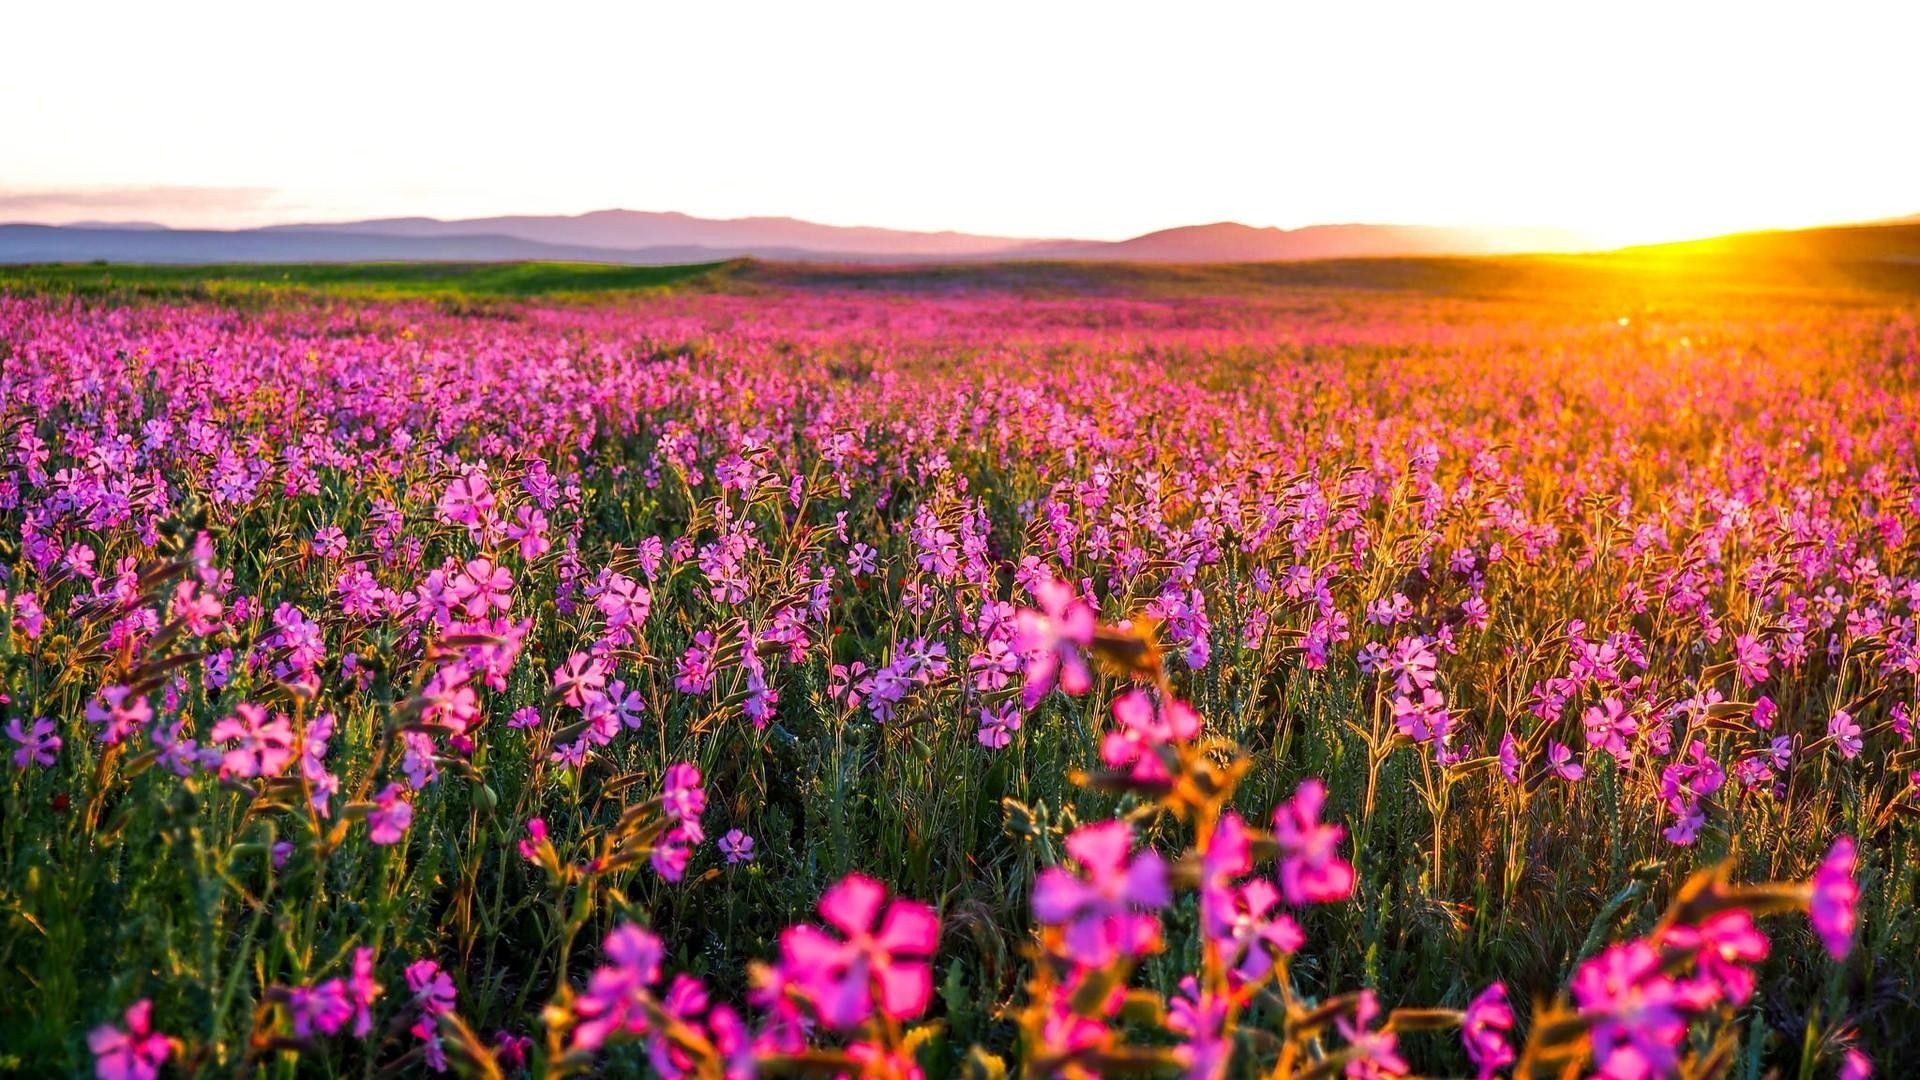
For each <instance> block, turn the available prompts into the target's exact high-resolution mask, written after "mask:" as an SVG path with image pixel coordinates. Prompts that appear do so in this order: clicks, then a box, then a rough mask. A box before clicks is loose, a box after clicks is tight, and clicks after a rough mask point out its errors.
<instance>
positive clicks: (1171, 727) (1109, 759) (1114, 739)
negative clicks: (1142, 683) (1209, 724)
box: [1100, 690, 1200, 782]
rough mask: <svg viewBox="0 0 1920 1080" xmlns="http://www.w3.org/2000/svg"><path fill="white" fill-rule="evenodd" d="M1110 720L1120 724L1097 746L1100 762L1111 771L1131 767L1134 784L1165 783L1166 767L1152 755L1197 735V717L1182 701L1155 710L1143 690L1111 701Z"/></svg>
mask: <svg viewBox="0 0 1920 1080" xmlns="http://www.w3.org/2000/svg"><path fill="white" fill-rule="evenodd" d="M1113 718H1114V719H1115V720H1118V721H1119V722H1120V728H1119V730H1117V731H1109V732H1107V734H1106V738H1105V739H1103V740H1102V741H1101V743H1100V760H1101V761H1103V762H1105V763H1106V766H1107V767H1108V768H1110V769H1125V768H1129V767H1131V769H1132V774H1133V777H1134V778H1135V779H1136V780H1143V781H1148V782H1154V781H1164V780H1166V779H1168V774H1167V768H1166V764H1165V763H1164V762H1162V761H1161V760H1160V755H1159V754H1158V753H1156V752H1155V751H1156V750H1158V748H1160V747H1162V746H1165V745H1167V744H1168V743H1172V742H1186V741H1187V740H1189V739H1191V738H1193V737H1194V735H1196V734H1198V733H1199V731H1200V714H1198V713H1196V712H1194V711H1193V707H1192V706H1190V705H1188V704H1187V703H1186V702H1184V701H1179V700H1170V701H1166V702H1163V703H1161V705H1160V707H1159V709H1158V710H1156V709H1155V708H1154V703H1153V699H1152V698H1151V697H1148V696H1147V693H1146V691H1144V690H1129V691H1127V692H1126V693H1124V694H1122V695H1120V696H1119V697H1118V698H1115V699H1114V702H1113Z"/></svg>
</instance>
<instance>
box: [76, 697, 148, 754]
mask: <svg viewBox="0 0 1920 1080" xmlns="http://www.w3.org/2000/svg"><path fill="white" fill-rule="evenodd" d="M152 719H153V706H151V705H148V704H147V699H146V698H145V697H144V696H135V695H134V693H133V690H132V689H131V688H129V687H125V686H109V687H106V688H104V689H102V690H101V691H100V692H99V693H98V694H96V695H94V698H93V700H92V701H89V702H87V723H89V724H98V725H100V741H101V742H103V743H106V744H107V745H109V746H111V745H113V744H114V743H117V742H120V741H121V740H123V739H125V738H126V737H127V736H129V735H131V734H133V732H134V731H135V730H136V729H138V728H140V727H142V726H144V725H145V724H146V723H147V721H149V720H152Z"/></svg>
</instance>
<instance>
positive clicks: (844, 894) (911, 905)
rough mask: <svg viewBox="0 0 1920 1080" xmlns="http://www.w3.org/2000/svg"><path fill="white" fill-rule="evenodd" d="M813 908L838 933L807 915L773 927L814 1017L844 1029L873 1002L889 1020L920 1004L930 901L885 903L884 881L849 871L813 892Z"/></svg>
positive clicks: (928, 977)
mask: <svg viewBox="0 0 1920 1080" xmlns="http://www.w3.org/2000/svg"><path fill="white" fill-rule="evenodd" d="M883 907H884V909H885V910H884V911H883V910H882V909H883ZM820 915H821V917H822V918H823V919H825V920H826V921H827V923H828V924H829V925H831V926H833V927H834V928H836V929H838V930H839V931H840V933H841V934H843V935H845V936H844V937H840V936H836V935H834V934H832V933H829V932H828V931H827V930H826V929H825V928H824V927H819V926H815V925H812V924H810V923H802V924H800V925H798V926H792V927H788V928H787V930H786V932H784V933H783V934H781V935H780V966H781V968H782V969H783V970H784V972H785V974H786V976H787V978H789V979H791V980H792V981H793V982H794V983H796V984H797V985H798V986H799V987H801V988H803V990H804V992H805V994H806V996H807V997H809V998H810V999H811V1000H812V1002H813V1006H814V1011H815V1012H817V1013H818V1014H819V1017H820V1021H821V1023H823V1024H825V1025H827V1026H828V1027H830V1028H833V1029H834V1030H836V1031H845V1030H848V1029H850V1028H852V1027H855V1026H857V1025H858V1024H860V1023H861V1022H862V1021H864V1020H866V1019H867V1018H868V1017H869V1016H870V1015H872V1013H873V1010H874V1009H875V1007H876V1006H877V1007H878V1008H879V1010H880V1011H881V1012H883V1013H885V1014H886V1015H887V1016H889V1017H892V1018H893V1019H895V1020H905V1019H908V1018H911V1017H915V1016H918V1015H920V1013H921V1012H922V1011H923V1010H925V1009H926V1007H927V1003H928V1001H930V1000H931V999H932V997H933V971H932V968H931V966H930V963H929V959H930V958H931V956H932V955H933V951H934V948H935V946H936V945H937V944H938V943H939V937H940V920H939V917H938V916H936V915H935V914H934V911H933V909H932V908H930V907H928V906H927V905H925V904H921V903H917V902H915V901H912V900H904V899H898V900H895V901H893V903H892V904H891V905H888V904H887V890H886V886H884V885H881V884H880V883H879V882H877V881H875V880H873V879H872V878H869V877H866V876H864V875H861V874H849V875H848V876H847V877H845V878H842V879H841V880H840V882H839V883H838V884H836V885H834V886H833V887H832V888H830V889H828V890H827V892H826V894H825V895H824V896H822V897H821V898H820Z"/></svg>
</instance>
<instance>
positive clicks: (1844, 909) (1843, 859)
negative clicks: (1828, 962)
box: [1807, 836, 1860, 960]
mask: <svg viewBox="0 0 1920 1080" xmlns="http://www.w3.org/2000/svg"><path fill="white" fill-rule="evenodd" d="M1854 861H1855V860H1854V846H1853V837H1851V836H1842V837H1840V838H1839V839H1837V840H1835V841H1834V842H1833V847H1832V848H1831V849H1830V850H1828V852H1827V857H1826V858H1824V859H1822V860H1820V868H1819V869H1818V870H1816V871H1814V874H1813V881H1812V882H1811V883H1810V885H1809V890H1810V892H1809V900H1808V904H1807V914H1808V917H1809V918H1810V919H1811V920H1812V922H1813V930H1814V932H1815V933H1816V934H1819V935H1820V941H1821V943H1822V944H1824V945H1825V946H1826V947H1827V952H1828V953H1829V954H1830V955H1832V957H1833V958H1834V959H1835V960H1844V959H1846V958H1847V953H1848V952H1849V951H1851V950H1852V948H1853V932H1854V928H1855V925H1856V921H1857V919H1858V915H1857V912H1856V910H1855V909H1856V907H1857V906H1858V905H1859V903H1860V883H1859V882H1858V881H1856V880H1855V879H1854Z"/></svg>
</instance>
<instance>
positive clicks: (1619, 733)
mask: <svg viewBox="0 0 1920 1080" xmlns="http://www.w3.org/2000/svg"><path fill="white" fill-rule="evenodd" d="M1581 722H1582V723H1583V724H1584V725H1585V727H1586V731H1587V745H1588V746H1592V747H1597V748H1599V749H1601V750H1605V751H1606V752H1607V753H1609V754H1612V755H1613V757H1614V760H1616V761H1618V762H1620V763H1621V764H1623V765H1624V764H1626V762H1627V761H1628V760H1629V759H1630V758H1631V757H1632V752H1631V751H1629V750H1628V749H1627V740H1628V739H1631V738H1633V736H1634V733H1635V732H1637V731H1639V730H1640V724H1639V721H1637V720H1635V719H1634V718H1633V714H1631V713H1629V712H1627V711H1626V707H1625V706H1624V705H1622V704H1621V703H1620V699H1619V698H1616V697H1609V698H1606V699H1604V700H1603V701H1601V702H1600V704H1598V705H1594V706H1589V707H1588V709H1587V711H1586V713H1585V714H1583V715H1582V717H1581Z"/></svg>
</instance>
